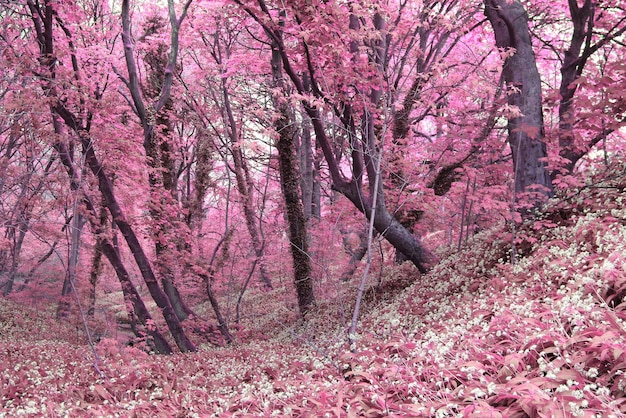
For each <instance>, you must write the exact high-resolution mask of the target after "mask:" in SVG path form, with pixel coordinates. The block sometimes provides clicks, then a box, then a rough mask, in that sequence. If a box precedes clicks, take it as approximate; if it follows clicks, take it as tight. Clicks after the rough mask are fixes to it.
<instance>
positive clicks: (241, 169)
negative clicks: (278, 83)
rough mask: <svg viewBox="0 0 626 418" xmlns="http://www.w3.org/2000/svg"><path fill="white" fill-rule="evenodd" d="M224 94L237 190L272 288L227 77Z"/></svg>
mask: <svg viewBox="0 0 626 418" xmlns="http://www.w3.org/2000/svg"><path fill="white" fill-rule="evenodd" d="M222 95H223V98H224V108H225V112H226V118H225V119H226V120H225V122H226V125H227V127H228V129H227V130H228V137H229V139H230V145H231V146H230V150H231V155H232V156H233V164H234V166H235V180H236V184H237V191H238V192H239V195H240V196H241V198H242V200H243V212H244V217H245V219H246V227H247V228H248V233H249V234H250V239H251V240H252V247H253V248H254V253H255V256H256V259H257V260H258V263H259V267H260V268H259V271H260V273H261V282H263V285H264V286H265V288H266V289H272V288H273V286H272V280H271V278H270V274H269V272H268V271H267V267H266V265H265V263H264V261H263V256H264V252H265V250H264V247H265V244H264V243H263V242H262V240H261V234H260V233H259V230H258V228H257V217H256V211H255V209H254V183H253V180H252V177H251V176H250V171H249V168H248V164H247V162H246V159H245V156H244V155H243V152H242V150H241V143H240V140H241V138H239V131H238V129H237V124H236V122H235V116H234V115H233V111H232V107H231V105H230V96H229V94H228V89H227V87H226V79H225V78H222Z"/></svg>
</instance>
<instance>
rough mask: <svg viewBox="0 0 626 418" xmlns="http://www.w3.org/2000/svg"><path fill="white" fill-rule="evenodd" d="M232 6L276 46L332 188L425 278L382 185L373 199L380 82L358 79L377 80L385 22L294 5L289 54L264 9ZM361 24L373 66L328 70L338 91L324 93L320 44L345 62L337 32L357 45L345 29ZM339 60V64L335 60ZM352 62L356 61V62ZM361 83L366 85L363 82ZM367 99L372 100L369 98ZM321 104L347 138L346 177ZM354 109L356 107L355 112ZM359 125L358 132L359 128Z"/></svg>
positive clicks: (344, 44)
mask: <svg viewBox="0 0 626 418" xmlns="http://www.w3.org/2000/svg"><path fill="white" fill-rule="evenodd" d="M236 2H237V4H239V5H240V6H241V7H242V8H243V9H244V10H245V11H246V12H247V13H248V14H249V15H250V16H251V17H252V18H253V19H254V20H255V21H257V23H258V24H260V25H261V27H262V28H263V30H264V32H265V33H266V35H267V36H268V37H269V38H270V42H271V43H272V44H273V45H274V50H275V51H276V52H275V55H276V56H279V57H280V59H281V65H282V67H283V70H284V72H285V74H286V76H287V77H288V78H289V79H290V81H291V83H292V84H293V86H294V88H295V90H296V92H297V94H298V95H300V96H301V97H302V100H301V103H302V106H303V108H304V110H305V112H306V113H307V115H308V116H309V118H310V119H311V123H312V124H313V130H314V132H315V135H316V141H317V143H318V144H319V145H320V148H321V149H322V152H323V155H324V158H325V160H326V163H327V164H328V170H329V172H330V177H331V183H332V187H333V188H334V189H335V190H337V191H339V192H340V193H341V194H343V195H344V196H346V197H347V198H348V199H349V200H350V201H351V202H352V203H353V204H354V205H355V206H356V207H357V209H359V211H361V212H362V213H363V214H365V215H366V217H368V218H369V217H370V216H374V217H375V219H374V225H375V228H376V230H377V231H378V232H379V233H381V234H382V235H383V236H384V237H385V238H386V239H387V240H388V241H389V242H390V243H391V244H392V245H393V246H394V247H395V248H396V249H398V250H399V251H400V252H402V253H403V254H404V255H405V256H406V257H407V258H408V259H409V260H411V261H412V262H413V263H414V264H415V265H416V266H417V268H418V269H419V270H420V271H421V272H426V271H427V270H428V267H429V264H430V263H431V262H432V260H431V257H430V256H429V253H428V251H426V250H425V249H424V248H423V246H422V244H421V243H420V241H419V240H418V239H417V237H415V236H414V235H413V234H411V232H409V231H408V230H407V229H406V228H405V227H403V226H402V225H401V224H400V223H399V222H398V220H397V219H395V218H394V217H393V215H392V214H391V213H390V212H389V210H388V209H387V207H386V203H385V198H384V197H385V193H384V188H383V187H382V185H381V187H379V188H377V190H376V192H375V193H376V197H374V195H373V193H374V184H375V179H376V176H377V171H376V166H377V165H378V164H377V161H378V159H379V158H380V156H379V155H378V147H379V145H380V144H379V143H377V142H378V141H379V140H380V138H378V137H377V131H378V133H380V132H382V131H381V130H379V129H380V128H379V127H375V124H374V123H372V121H373V120H374V115H376V117H378V116H379V115H380V113H379V112H378V111H375V110H374V109H376V107H377V106H379V105H380V103H378V101H379V100H380V99H381V91H380V90H379V89H380V88H381V86H376V83H378V81H376V82H375V83H374V86H371V85H369V86H368V85H362V84H363V81H357V79H358V78H361V80H363V79H362V75H363V74H362V72H369V71H372V72H373V74H377V71H378V70H377V66H380V65H381V64H382V56H381V51H383V50H384V49H385V44H384V36H382V35H381V34H380V33H381V32H383V27H382V26H380V24H382V22H383V21H384V18H383V17H382V16H381V15H380V14H378V13H374V16H367V15H364V16H357V15H355V14H354V13H352V12H350V11H347V10H344V9H343V8H342V7H341V6H338V5H334V6H336V7H335V9H331V10H330V12H329V11H325V10H324V7H323V6H322V5H318V4H317V3H311V4H307V5H304V4H302V5H299V4H293V5H290V7H288V8H286V9H285V11H284V13H285V16H286V17H288V18H289V19H293V20H290V21H289V23H288V25H287V26H288V27H289V29H292V27H293V28H294V33H295V34H296V35H298V36H296V37H295V40H296V42H297V45H298V47H297V48H292V47H291V45H292V44H291V43H289V44H287V42H284V41H283V39H282V38H281V33H282V29H279V26H280V25H279V23H278V22H277V21H275V20H274V19H273V17H272V13H271V12H270V5H269V4H268V3H266V2H265V1H260V2H259V8H258V9H256V8H253V7H252V6H250V5H247V4H246V3H244V2H242V1H239V0H236ZM299 6H302V7H299ZM335 13H336V15H335ZM361 18H363V19H371V20H369V24H373V25H374V27H373V28H372V27H368V28H367V31H370V30H372V31H373V32H374V33H377V32H379V38H382V39H381V41H380V42H379V41H374V42H372V43H368V42H363V43H362V44H361V43H359V42H358V41H357V45H358V46H359V48H361V47H363V48H365V49H366V50H367V51H368V54H369V57H371V60H370V59H369V58H368V59H367V60H366V61H365V62H362V61H361V62H360V64H359V65H362V66H363V67H359V65H355V67H356V68H353V72H352V73H347V72H346V73H342V69H337V68H333V69H330V68H328V70H329V71H332V75H334V76H336V77H337V78H336V80H335V83H337V84H336V86H335V87H336V89H337V90H336V91H332V90H331V91H325V90H324V89H323V88H322V86H321V84H320V83H321V82H322V81H325V82H326V81H328V80H327V79H323V80H322V79H318V73H319V74H324V73H323V71H322V69H321V68H318V65H319V66H322V65H323V64H322V63H329V62H332V59H330V58H329V57H324V56H322V55H321V52H320V51H319V49H320V48H321V49H325V48H326V47H328V45H324V42H325V41H328V42H330V44H329V45H331V44H332V45H333V46H334V47H336V48H337V49H336V50H335V51H334V52H333V53H334V54H340V53H346V55H347V56H351V55H353V54H350V53H348V52H346V50H347V49H348V50H349V48H350V45H351V44H352V41H350V40H349V39H350V37H348V38H347V39H346V37H345V36H342V35H340V34H339V33H340V31H341V30H344V29H351V30H347V31H346V32H344V33H347V34H350V36H357V39H359V38H358V31H357V29H358V28H357V27H356V26H352V27H350V28H348V26H349V25H346V24H347V23H348V22H350V21H351V22H355V21H359V19H361ZM325 19H329V21H328V22H326V23H327V24H326V26H324V27H325V28H329V27H330V26H329V24H336V25H337V26H336V31H333V32H332V33H328V34H322V33H320V32H319V26H317V29H314V28H316V25H318V24H319V22H320V21H323V20H325ZM285 20H286V19H285ZM304 27H306V30H311V31H316V30H317V35H316V37H318V38H317V39H315V40H314V39H313V38H311V37H310V36H309V35H308V34H307V32H306V30H303V28H304ZM296 28H297V29H296ZM363 32H366V30H363ZM333 36H337V38H333ZM362 39H367V38H362ZM316 52H320V55H317V54H316ZM300 56H303V57H304V62H303V63H300V62H299V63H298V64H297V65H298V67H296V66H295V65H296V63H295V62H294V61H295V60H296V59H297V57H300ZM359 57H360V55H359ZM356 58H358V57H356ZM338 59H341V58H339V57H338ZM316 60H317V61H316ZM300 61H302V60H300ZM356 62H359V61H358V60H357V61H356ZM370 66H371V67H370ZM346 70H347V69H346ZM303 73H306V77H307V79H308V80H310V85H311V88H310V90H308V89H307V88H306V87H305V82H304V79H303V75H302V74H303ZM325 76H328V75H325ZM352 77H354V78H352ZM370 79H371V77H370ZM376 80H378V79H376ZM364 81H365V83H366V84H367V78H366V79H365V80H364ZM351 83H355V84H356V86H358V87H357V88H356V91H355V92H354V93H355V98H353V99H348V97H350V96H351V94H349V93H347V92H346V89H347V90H350V87H349V86H350V85H351ZM370 94H372V96H370V97H368V96H369V95H370ZM363 97H368V98H367V100H366V104H365V106H363V107H362V106H361V105H360V103H361V101H362V99H363ZM323 104H327V105H328V107H329V108H330V109H332V112H333V113H334V115H336V117H337V118H338V119H339V120H340V122H341V124H342V128H343V129H344V130H345V132H346V137H347V144H348V147H349V150H350V151H349V152H350V154H351V159H352V161H351V164H352V166H351V169H352V173H351V175H350V176H349V177H347V176H346V175H344V173H343V171H342V168H341V164H340V161H339V159H338V157H337V155H336V153H335V150H334V148H335V145H336V144H333V141H332V140H331V138H330V137H329V136H328V134H327V127H326V126H325V122H324V121H325V119H326V118H325V117H324V115H323V112H324V111H325V110H324V106H322V105H323ZM357 104H358V106H355V105H357ZM359 123H360V127H359V128H357V126H359V125H358V124H359ZM366 179H367V180H368V181H369V184H368V186H367V188H365V189H364V181H365V180H366ZM374 205H376V207H374Z"/></svg>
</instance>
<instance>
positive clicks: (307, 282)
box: [271, 44, 315, 316]
mask: <svg viewBox="0 0 626 418" xmlns="http://www.w3.org/2000/svg"><path fill="white" fill-rule="evenodd" d="M271 64H272V77H273V81H274V85H275V86H276V87H277V88H279V89H280V90H281V91H283V89H284V83H283V77H282V71H281V56H280V53H279V51H278V48H277V45H275V44H274V45H273V46H272V63H271ZM283 100H284V98H283V97H276V96H275V97H274V105H275V107H276V110H277V111H278V112H279V116H278V119H277V120H276V122H275V126H276V132H278V141H277V143H276V148H277V149H278V160H279V172H280V184H281V189H282V191H283V197H284V200H285V210H286V217H287V223H288V224H289V243H290V248H291V256H292V259H293V268H294V284H295V286H296V293H297V295H298V307H299V308H300V313H301V315H303V316H304V315H306V313H307V312H308V311H309V310H310V309H311V308H312V307H313V305H314V304H315V296H314V293H313V281H312V278H311V273H312V270H311V261H310V256H309V249H308V237H307V223H306V218H305V216H304V210H303V207H302V198H301V195H300V184H299V175H298V168H297V167H298V159H297V158H296V150H295V140H296V132H295V129H294V120H293V117H292V112H291V111H290V109H289V105H288V104H287V103H285V102H284V101H283Z"/></svg>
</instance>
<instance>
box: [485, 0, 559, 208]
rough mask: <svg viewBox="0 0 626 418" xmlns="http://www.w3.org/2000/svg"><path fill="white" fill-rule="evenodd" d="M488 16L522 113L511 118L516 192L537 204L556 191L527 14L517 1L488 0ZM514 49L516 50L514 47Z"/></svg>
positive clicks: (512, 99) (513, 103)
mask: <svg viewBox="0 0 626 418" xmlns="http://www.w3.org/2000/svg"><path fill="white" fill-rule="evenodd" d="M485 15H486V16H487V18H488V19H489V22H491V25H492V27H493V31H494V34H495V40H496V45H497V46H498V48H503V49H504V50H505V51H506V52H507V54H510V55H508V57H507V58H506V59H505V62H504V66H503V68H502V73H503V76H504V81H505V82H506V83H507V85H508V86H507V87H508V95H507V98H508V104H509V105H510V106H515V107H517V108H519V111H520V113H521V116H517V117H511V118H509V123H508V134H509V145H510V146H511V153H512V155H513V165H514V172H515V194H516V196H517V197H518V198H522V197H523V196H522V194H529V193H530V195H529V196H528V197H529V201H528V203H529V204H530V206H535V207H536V206H538V205H539V204H540V203H541V201H542V200H543V199H545V198H548V197H552V196H553V194H554V191H553V187H552V180H551V177H550V174H549V173H548V170H547V163H546V158H547V156H548V155H547V151H546V144H545V142H544V141H543V138H544V126H543V113H542V109H541V105H542V95H541V79H540V77H539V72H538V71H537V65H536V61H535V54H534V52H533V48H532V44H531V39H530V33H529V30H528V15H527V14H526V10H524V6H522V4H521V3H520V2H519V1H517V0H514V1H508V0H485ZM513 49H514V50H513Z"/></svg>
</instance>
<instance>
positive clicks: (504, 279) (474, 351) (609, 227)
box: [0, 187, 626, 417]
mask: <svg viewBox="0 0 626 418" xmlns="http://www.w3.org/2000/svg"><path fill="white" fill-rule="evenodd" d="M624 199H625V198H624V197H623V196H622V194H621V191H620V190H618V189H616V188H612V187H605V188H587V189H585V190H583V191H581V192H579V193H576V194H575V195H573V196H571V197H570V199H566V200H565V203H561V204H559V205H556V206H552V207H551V209H550V210H548V211H547V212H546V213H545V214H544V216H543V217H542V218H541V219H539V220H536V221H535V222H534V223H529V224H527V225H525V226H524V227H522V228H520V229H518V231H517V232H516V235H515V236H513V235H511V232H510V231H509V230H508V229H507V228H506V226H501V227H494V228H493V229H491V230H489V231H483V232H482V233H481V234H480V235H478V236H477V237H475V238H474V240H473V241H472V242H471V243H470V245H469V246H468V247H467V248H465V249H463V250H462V251H460V252H453V253H452V254H450V255H449V256H447V257H446V258H444V259H443V260H442V261H441V262H440V263H439V264H438V265H437V266H436V267H435V268H434V270H433V271H432V272H431V273H429V274H428V275H426V276H421V277H420V276H419V274H418V273H417V272H416V271H415V270H414V269H412V268H410V267H408V266H406V265H402V266H399V267H386V268H385V271H384V275H383V283H382V286H383V287H384V286H387V289H385V291H384V292H377V291H376V289H375V288H374V287H373V288H372V289H371V291H370V293H369V296H368V297H367V298H366V304H365V307H364V313H363V315H362V317H361V320H360V322H359V325H358V330H359V331H358V335H354V336H352V337H353V339H354V340H355V345H354V347H352V348H353V350H350V349H349V347H348V346H347V345H346V335H345V329H346V327H345V325H346V324H347V319H346V318H347V317H349V313H350V312H351V308H352V303H353V302H352V301H353V299H352V297H353V295H354V292H355V290H354V284H350V285H346V289H345V290H344V291H343V292H338V293H337V296H336V298H335V299H333V300H331V301H325V302H322V303H320V304H319V306H318V307H317V308H316V309H315V310H314V312H312V313H311V315H310V317H309V318H308V319H307V320H306V321H304V322H303V321H301V320H298V319H297V318H296V316H295V315H294V314H293V311H290V310H288V309H286V308H285V305H284V304H273V303H272V297H271V295H269V296H267V295H266V296H263V295H261V294H258V295H254V297H253V298H252V300H254V303H252V304H251V305H250V302H248V304H249V305H248V306H247V307H246V315H247V316H245V317H243V318H242V320H241V322H240V324H239V325H238V326H236V327H234V332H235V334H236V335H237V341H236V342H235V343H234V344H233V345H231V346H227V347H212V346H203V347H202V349H201V350H200V351H199V352H197V353H193V354H185V355H182V354H177V355H172V356H152V355H148V354H146V353H145V352H143V351H141V350H139V349H137V348H133V347H125V346H122V345H120V344H119V343H118V341H116V340H114V339H107V338H105V339H103V340H102V341H101V342H100V343H99V344H98V346H97V350H98V353H99V356H100V366H99V368H100V370H101V371H102V373H103V376H101V375H99V374H98V373H97V372H96V370H95V369H94V367H93V360H94V359H93V354H92V353H91V352H90V350H89V349H88V348H87V347H86V346H85V345H84V342H83V343H82V344H81V343H80V341H77V340H76V339H75V338H74V337H73V336H74V333H75V330H72V329H71V328H64V327H62V326H61V325H59V324H58V323H56V322H55V321H52V320H50V319H49V318H50V312H36V311H31V310H28V309H25V308H22V307H19V306H18V305H15V304H13V303H9V302H7V301H3V302H2V304H0V320H1V322H0V358H1V359H2V361H1V362H0V393H1V394H2V397H1V400H0V408H1V410H0V411H2V412H0V415H2V416H42V415H45V416H51V417H53V416H77V417H78V416H80V417H83V416H164V417H166V416H167V417H169V416H342V417H343V416H348V417H362V416H365V417H379V416H397V417H400V416H414V417H453V416H461V417H574V416H577V417H622V416H626V393H625V390H626V376H625V375H624V373H625V372H626V353H625V351H626V332H625V322H624V321H625V320H626V302H625V301H624V298H625V296H626V275H625V273H624V267H625V263H626V260H625V259H626V255H625V253H624V245H625V243H626V209H623V200H624ZM512 243H515V245H517V257H515V259H514V261H515V263H512V258H511V248H512ZM407 280H410V281H411V282H412V284H411V285H410V286H409V287H407V288H403V289H399V288H398V287H397V286H395V285H394V283H399V282H405V283H406V281H407ZM277 292H278V293H277V294H276V299H280V300H281V301H282V300H284V295H283V293H282V291H277Z"/></svg>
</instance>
